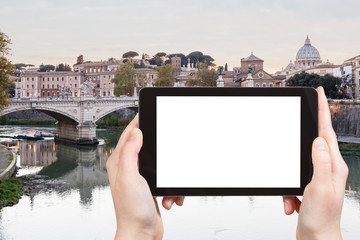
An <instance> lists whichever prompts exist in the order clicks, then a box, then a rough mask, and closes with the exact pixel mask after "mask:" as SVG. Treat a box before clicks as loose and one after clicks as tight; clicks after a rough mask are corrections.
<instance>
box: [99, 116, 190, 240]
mask: <svg viewBox="0 0 360 240" xmlns="http://www.w3.org/2000/svg"><path fill="white" fill-rule="evenodd" d="M142 141H143V137H142V133H141V131H140V129H139V128H138V117H137V116H135V118H134V119H133V120H132V122H131V123H130V124H129V125H128V126H127V127H126V129H125V130H124V132H123V133H122V134H121V137H120V139H119V142H118V144H117V146H116V148H115V149H114V151H113V153H112V154H111V156H110V157H109V159H108V160H107V162H106V168H107V171H108V175H109V182H110V188H111V195H112V198H113V202H114V207H115V214H116V221H117V231H116V236H115V239H161V238H162V236H163V224H162V221H161V216H160V212H159V207H158V204H157V200H156V198H155V197H153V196H152V195H151V192H150V189H149V186H148V184H147V182H146V180H145V179H144V178H143V177H142V176H141V175H140V174H139V170H138V153H139V151H140V149H141V146H142ZM183 202H184V198H183V197H164V198H163V201H162V204H163V206H164V208H166V209H170V208H171V206H172V205H173V204H174V203H176V204H177V205H179V206H181V205H182V204H183Z"/></svg>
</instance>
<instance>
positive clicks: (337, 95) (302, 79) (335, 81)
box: [287, 71, 347, 99]
mask: <svg viewBox="0 0 360 240" xmlns="http://www.w3.org/2000/svg"><path fill="white" fill-rule="evenodd" d="M287 86H302V87H313V88H317V87H319V86H322V87H323V88H324V91H325V94H326V96H327V97H328V98H334V99H342V98H347V93H346V86H345V84H344V82H343V80H342V79H341V78H337V77H334V76H331V75H329V74H326V75H325V76H320V75H318V74H315V73H311V74H309V73H306V72H304V71H303V72H301V73H297V74H295V75H294V76H292V77H291V78H289V80H288V81H287Z"/></svg>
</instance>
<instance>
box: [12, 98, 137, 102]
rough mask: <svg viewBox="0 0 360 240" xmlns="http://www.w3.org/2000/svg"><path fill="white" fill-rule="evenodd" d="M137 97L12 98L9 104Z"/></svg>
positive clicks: (111, 99)
mask: <svg viewBox="0 0 360 240" xmlns="http://www.w3.org/2000/svg"><path fill="white" fill-rule="evenodd" d="M138 99H139V98H138V97H92V98H91V97H90V98H89V97H86V98H84V97H64V98H63V97H51V98H34V97H32V98H12V99H11V102H16V103H19V102H24V103H27V102H81V101H87V100H94V101H98V100H101V101H136V100H138Z"/></svg>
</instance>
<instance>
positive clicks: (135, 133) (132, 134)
mask: <svg viewBox="0 0 360 240" xmlns="http://www.w3.org/2000/svg"><path fill="white" fill-rule="evenodd" d="M137 135H138V129H137V128H134V129H133V130H132V131H131V133H130V137H129V140H133V139H135V138H136V137H137Z"/></svg>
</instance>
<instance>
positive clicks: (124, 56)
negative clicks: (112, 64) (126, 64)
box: [122, 51, 139, 58]
mask: <svg viewBox="0 0 360 240" xmlns="http://www.w3.org/2000/svg"><path fill="white" fill-rule="evenodd" d="M137 56H139V54H138V53H137V52H134V51H129V52H126V53H124V54H123V55H122V57H123V58H133V57H137Z"/></svg>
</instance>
